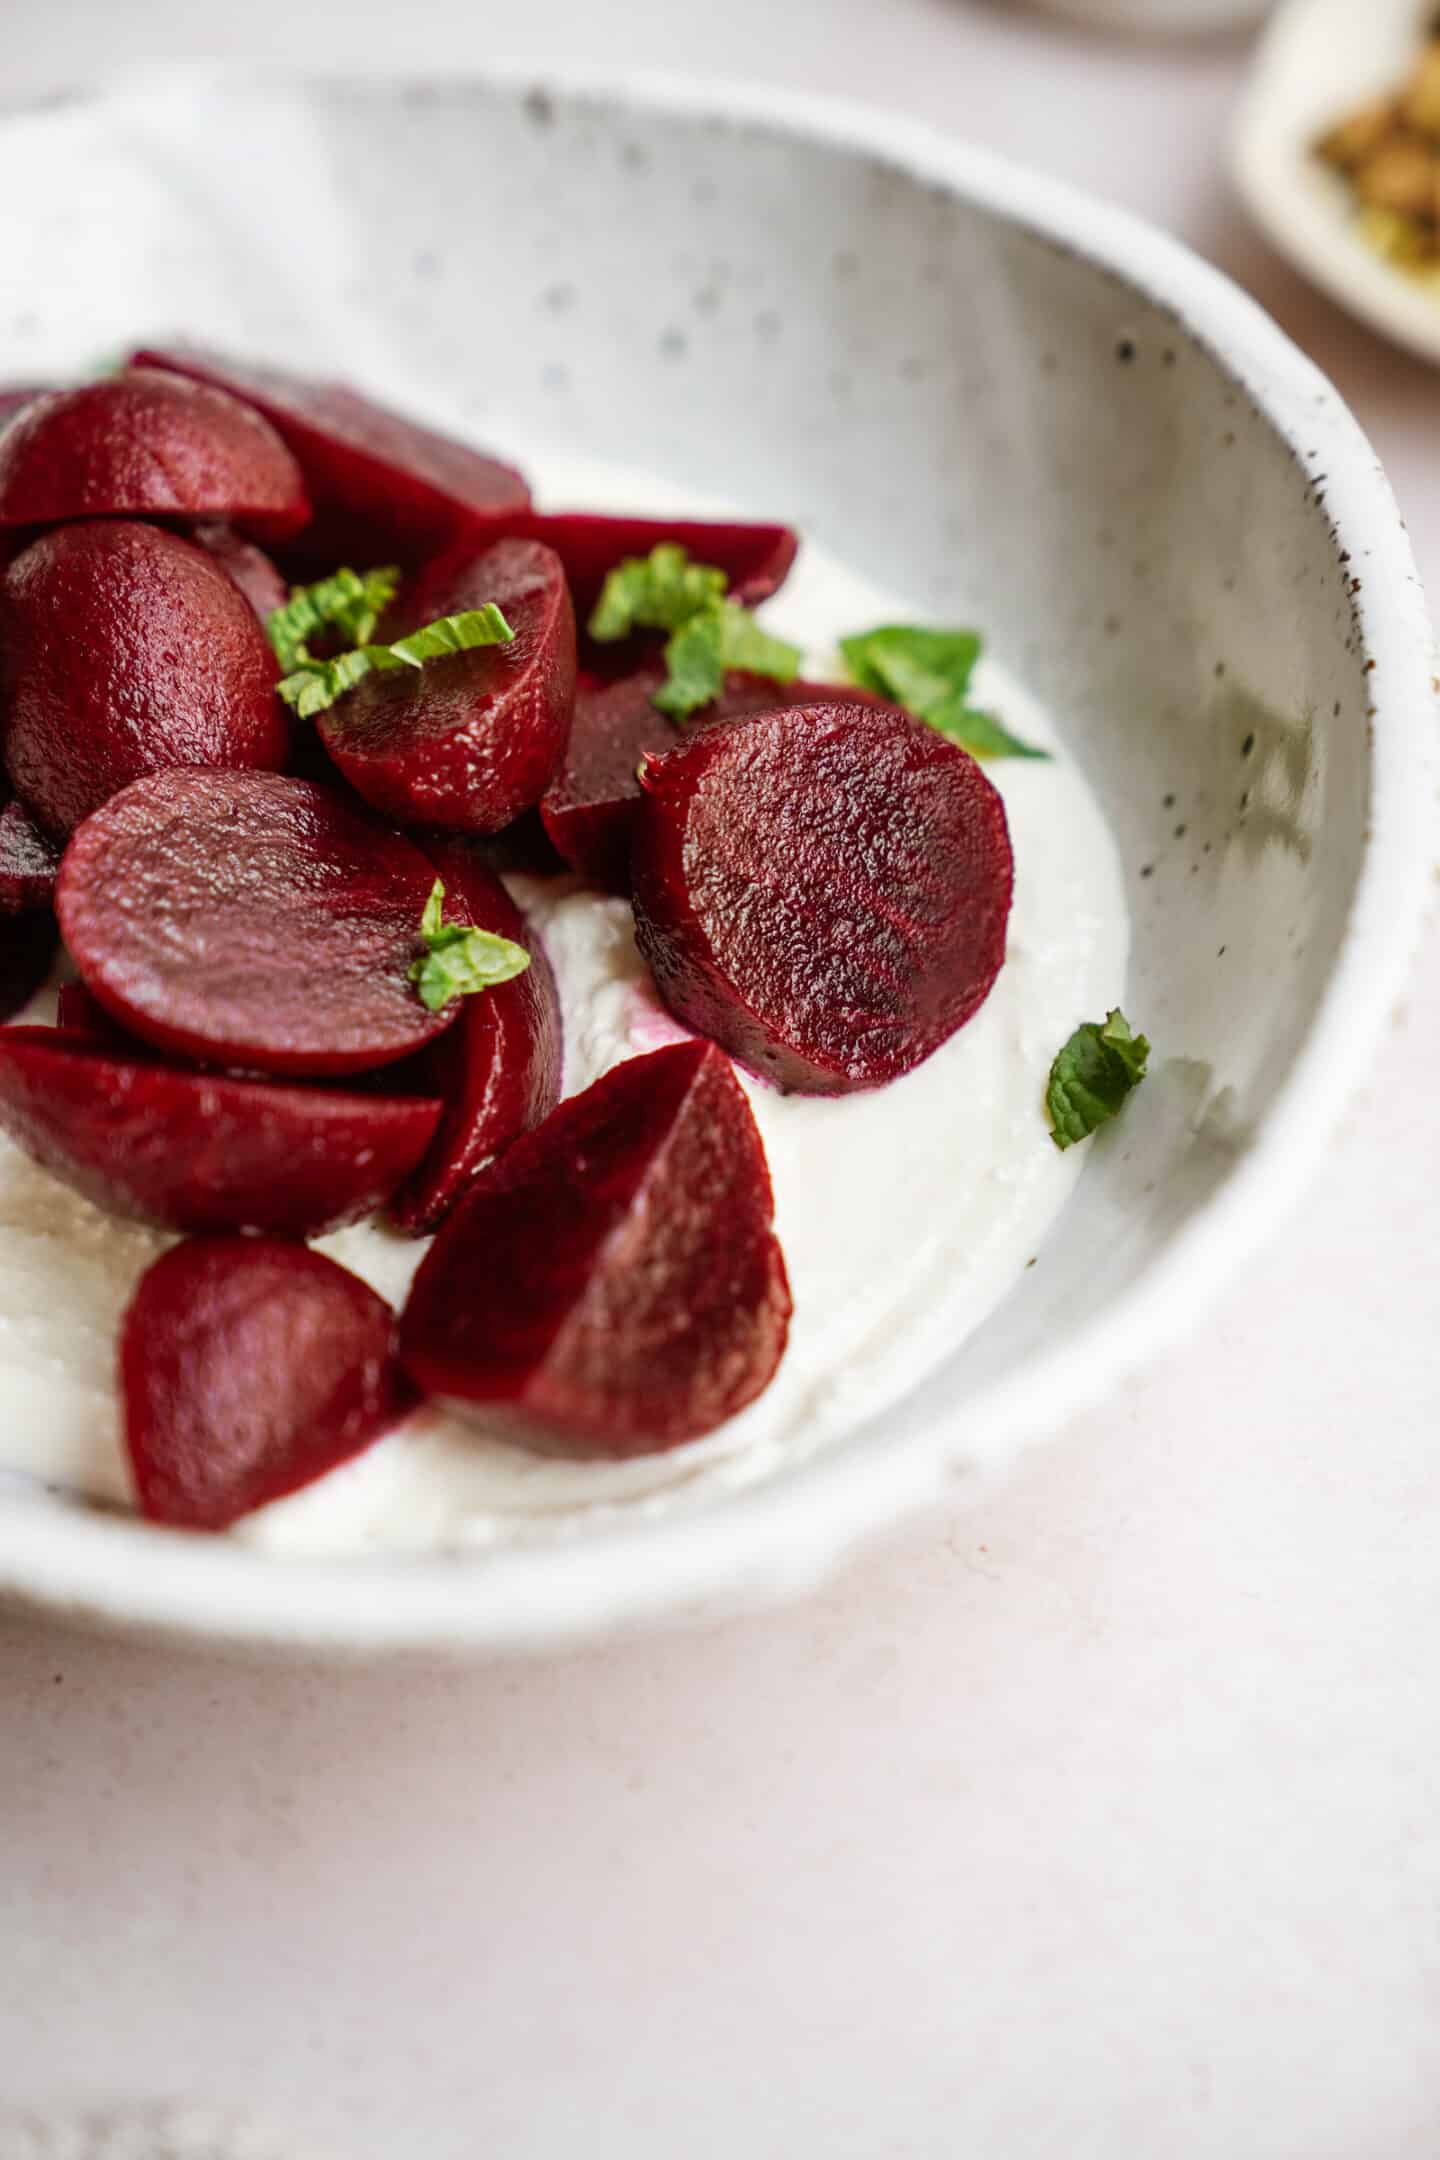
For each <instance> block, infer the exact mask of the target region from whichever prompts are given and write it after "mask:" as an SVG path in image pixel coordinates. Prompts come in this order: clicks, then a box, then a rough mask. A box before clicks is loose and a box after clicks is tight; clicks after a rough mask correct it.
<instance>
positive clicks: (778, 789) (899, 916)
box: [632, 704, 1013, 1094]
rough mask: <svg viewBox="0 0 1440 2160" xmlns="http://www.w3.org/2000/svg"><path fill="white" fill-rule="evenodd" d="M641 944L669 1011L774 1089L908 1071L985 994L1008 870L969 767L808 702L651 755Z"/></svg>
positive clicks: (999, 831) (888, 728)
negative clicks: (661, 754) (773, 1083)
mask: <svg viewBox="0 0 1440 2160" xmlns="http://www.w3.org/2000/svg"><path fill="white" fill-rule="evenodd" d="M643 792H644V800H643V802H642V804H641V808H640V813H639V816H638V817H637V819H636V823H635V838H634V855H633V859H632V867H633V875H634V908H635V927H636V938H637V941H638V943H639V946H640V950H641V952H642V953H643V954H644V956H645V959H646V960H647V961H648V963H649V965H650V969H651V972H652V973H653V975H654V977H655V982H656V986H657V988H658V989H659V992H660V995H661V997H662V998H663V999H664V1001H665V1003H666V1004H667V1005H668V1006H669V1007H670V1010H671V1011H672V1012H673V1013H674V1014H675V1015H676V1017H677V1018H678V1019H680V1020H682V1021H684V1022H685V1024H686V1025H687V1026H689V1027H693V1028H695V1029H697V1030H698V1031H699V1032H700V1033H701V1034H702V1035H708V1036H710V1037H711V1038H712V1040H714V1041H715V1042H718V1043H720V1044H722V1045H723V1046H724V1048H726V1049H727V1050H729V1051H730V1052H731V1054H732V1056H734V1057H737V1058H739V1059H740V1060H741V1062H742V1063H743V1064H745V1065H748V1066H749V1067H750V1068H751V1070H752V1071H754V1072H757V1073H760V1074H763V1075H764V1076H765V1077H766V1078H768V1079H771V1080H774V1081H776V1082H778V1083H779V1085H780V1086H782V1087H785V1088H790V1089H795V1090H797V1091H800V1092H805V1093H811V1094H839V1093H843V1092H845V1091H847V1090H849V1089H852V1088H868V1087H880V1086H883V1085H884V1083H885V1082H886V1081H889V1080H893V1079H896V1078H897V1077H898V1076H899V1075H900V1074H901V1073H904V1072H908V1071H909V1070H910V1069H911V1067H912V1066H915V1065H918V1064H919V1063H920V1062H921V1061H922V1060H923V1059H924V1058H927V1057H929V1056H930V1054H931V1052H932V1051H934V1050H937V1049H938V1048H939V1046H940V1044H941V1043H942V1042H944V1041H945V1040H946V1038H947V1037H948V1036H951V1035H953V1034H954V1033H955V1031H956V1029H957V1028H959V1027H962V1026H963V1025H964V1023H965V1022H966V1021H967V1020H968V1019H969V1018H970V1017H971V1015H972V1014H973V1013H974V1012H976V1011H977V1010H978V1008H979V1007H980V1006H981V1005H982V1004H983V1003H984V1001H985V999H986V997H987V996H988V995H989V992H990V988H991V985H992V984H993V983H994V980H995V977H996V976H997V974H998V973H999V971H1000V968H1001V966H1002V964H1003V962H1004V958H1005V927H1006V922H1007V920H1008V917H1009V913H1010V895H1011V886H1012V882H1013V865H1012V861H1011V854H1010V839H1009V834H1008V831H1007V828H1006V823H1005V808H1004V804H1003V803H1002V802H1001V799H1000V797H999V795H998V794H997V793H996V791H995V789H994V788H993V787H992V785H991V783H990V782H989V781H988V780H987V779H986V777H985V775H984V773H983V772H982V771H981V770H980V767H979V766H978V765H977V764H976V763H975V760H974V759H973V758H971V757H969V756H967V754H966V753H965V751H963V750H961V749H959V748H957V747H956V745H955V744H954V743H951V742H947V741H946V740H945V738H944V737H943V736H942V735H939V734H937V733H936V732H935V730H934V729H933V728H928V727H926V726H924V725H923V723H922V722H920V721H918V720H912V719H910V718H909V716H908V715H907V714H905V713H902V712H899V711H897V710H895V709H893V708H887V707H881V706H869V707H867V706H855V705H850V706H844V705H834V704H825V705H814V706H798V707H795V708H793V709H792V710H789V711H784V712H777V713H770V714H765V715H761V716H760V717H758V718H756V719H753V720H748V721H743V722H740V723H738V724H737V725H735V726H733V727H726V728H707V729H701V730H699V731H697V732H696V733H695V735H694V736H693V737H692V738H691V739H690V740H688V741H687V742H685V743H683V744H682V745H681V747H680V748H679V749H678V750H672V751H670V752H669V753H668V754H667V755H666V756H664V757H661V758H655V759H651V760H650V761H648V763H647V765H646V769H645V775H644V790H643Z"/></svg>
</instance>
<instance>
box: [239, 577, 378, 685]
mask: <svg viewBox="0 0 1440 2160" xmlns="http://www.w3.org/2000/svg"><path fill="white" fill-rule="evenodd" d="M399 583H400V572H399V571H398V570H397V569H395V568H394V567H393V566H387V567H386V568H385V569H382V570H367V571H366V572H365V573H364V575H363V576H362V575H361V574H360V573H359V572H358V571H355V570H337V571H336V572H335V574H334V576H333V577H327V578H320V579H319V580H318V581H317V583H315V584H314V585H292V587H291V588H290V598H289V599H288V600H287V601H286V603H285V605H284V607H278V608H276V609H274V611H273V612H272V613H271V615H270V618H269V620H268V621H267V623H266V625H265V629H266V633H267V635H268V636H269V639H270V643H271V646H272V647H273V649H274V653H275V657H276V659H277V660H278V661H279V662H280V666H281V668H282V669H283V671H284V672H285V674H287V675H288V674H290V672H291V671H292V669H294V668H297V667H300V666H301V665H302V664H303V663H304V662H305V661H307V660H308V659H309V658H310V657H311V655H310V640H311V638H315V637H319V636H320V635H321V633H322V632H324V631H328V630H335V631H338V632H339V633H340V635H341V637H342V638H343V639H344V641H345V643H346V644H347V645H368V644H369V642H370V640H371V638H373V637H374V635H375V630H376V626H377V624H378V623H379V621H380V617H381V616H382V615H383V614H384V612H385V610H386V608H387V607H388V606H389V605H390V602H391V601H392V600H393V599H394V597H395V590H396V587H397V586H398V585H399Z"/></svg>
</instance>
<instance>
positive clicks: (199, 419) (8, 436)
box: [0, 368, 310, 540]
mask: <svg viewBox="0 0 1440 2160" xmlns="http://www.w3.org/2000/svg"><path fill="white" fill-rule="evenodd" d="M309 515H310V506H309V504H308V503H307V501H306V499H305V487H304V483H303V481H302V480H301V478H300V468H299V466H298V465H297V464H296V462H295V460H294V458H293V457H292V456H291V454H290V452H289V451H288V450H287V449H286V447H285V445H284V443H283V442H281V440H280V438H279V436H278V435H277V434H276V433H275V430H274V429H273V428H272V427H271V426H270V424H269V422H268V421H266V420H262V419H261V417H260V415H259V413H257V412H256V411H254V410H253V408H252V407H250V406H249V405H242V404H241V403H239V402H238V400H236V399H235V398H232V397H227V396H226V395H225V393H224V391H223V390H215V389H211V388H209V387H208V386H207V385H206V384H204V383H198V382H187V381H185V380H184V378H183V377H182V376H179V375H169V374H164V373H162V372H161V371H160V370H159V369H158V368H125V369H122V371H121V372H120V373H119V374H118V375H108V376H106V377H105V378H104V379H103V380H102V381H100V382H94V383H86V384H85V386H84V387H83V388H82V389H79V390H52V391H51V392H50V393H49V395H48V396H46V397H42V398H36V399H35V401H34V402H33V404H31V405H29V406H27V408H26V409H25V411H24V412H23V413H22V414H21V416H20V417H19V418H18V419H16V420H15V422H14V423H13V425H12V426H10V427H8V428H7V429H6V430H5V433H4V435H3V437H0V526H6V525H56V524H61V523H66V522H71V521H73V520H74V519H76V518H92V517H146V518H183V519H185V520H186V521H189V520H191V519H195V518H226V519H228V520H229V521H230V522H231V523H232V524H235V525H241V526H243V527H244V528H245V530H246V531H247V532H253V533H255V534H256V535H257V536H258V537H259V538H261V539H271V540H284V539H286V538H288V537H289V536H290V535H291V534H293V533H296V532H298V531H299V530H300V527H301V526H302V525H303V524H305V522H306V520H307V519H308V518H309Z"/></svg>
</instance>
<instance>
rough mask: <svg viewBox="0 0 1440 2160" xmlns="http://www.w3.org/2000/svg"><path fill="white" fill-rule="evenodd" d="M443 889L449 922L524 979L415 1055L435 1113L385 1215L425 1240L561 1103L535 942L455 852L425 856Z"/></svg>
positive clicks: (498, 891)
mask: <svg viewBox="0 0 1440 2160" xmlns="http://www.w3.org/2000/svg"><path fill="white" fill-rule="evenodd" d="M426 852H427V853H428V854H429V855H430V857H431V860H432V861H433V863H434V865H435V869H436V871H437V872H438V874H439V875H440V877H442V878H443V879H444V881H445V913H446V918H447V920H449V921H451V922H468V923H474V924H475V925H476V927H477V928H478V929H481V930H493V931H494V932H495V933H496V934H497V935H498V936H500V937H506V938H510V939H512V940H513V941H514V943H515V944H517V945H523V946H524V947H525V950H526V951H527V952H528V953H529V955H530V965H529V967H528V968H527V969H526V970H525V973H524V974H523V975H517V976H515V977H513V979H512V980H511V981H510V982H506V983H499V984H497V985H496V987H495V988H494V989H493V990H485V991H482V992H480V993H479V994H478V995H477V996H474V997H468V998H466V999H465V1001H464V1003H463V1005H462V1006H461V1009H460V1018H459V1019H458V1020H457V1021H456V1023H455V1025H454V1027H453V1028H451V1029H450V1030H449V1032H448V1033H447V1034H445V1035H442V1036H441V1038H440V1040H439V1042H437V1043H434V1044H432V1046H431V1048H430V1049H429V1050H427V1051H426V1052H425V1054H424V1066H425V1073H426V1086H427V1089H429V1090H433V1092H434V1093H435V1094H437V1095H438V1096H439V1097H440V1099H441V1101H442V1102H443V1103H444V1106H445V1107H444V1112H443V1114H442V1116H441V1120H440V1126H439V1129H438V1131H437V1132H436V1135H435V1139H434V1141H433V1143H432V1145H431V1148H430V1152H429V1154H428V1155H427V1156H426V1158H425V1160H424V1162H423V1163H421V1165H420V1167H419V1169H418V1170H417V1171H416V1172H415V1174H414V1176H413V1177H411V1178H410V1179H409V1180H408V1181H407V1183H406V1185H405V1186H404V1188H403V1190H402V1191H401V1192H400V1193H398V1194H397V1196H396V1198H395V1201H394V1203H393V1205H392V1208H391V1213H392V1214H393V1215H394V1217H395V1220H396V1222H397V1223H399V1224H400V1226H401V1228H402V1229H405V1230H412V1231H414V1232H416V1233H417V1234H419V1233H422V1232H424V1231H428V1230H433V1229H434V1228H435V1225H436V1224H437V1223H438V1222H439V1221H440V1220H441V1219H442V1217H443V1216H445V1215H446V1214H448V1213H449V1211H450V1209H451V1208H452V1207H453V1206H454V1204H455V1202H456V1201H457V1200H458V1199H459V1198H460V1197H461V1195H462V1193H463V1192H464V1190H465V1188H466V1186H467V1185H468V1184H469V1183H470V1180H471V1179H472V1178H473V1177H474V1176H475V1174H476V1172H477V1171H478V1170H480V1169H481V1168H482V1167H483V1166H484V1164H485V1163H487V1162H489V1161H490V1159H491V1158H492V1157H493V1156H496V1155H499V1154H501V1153H502V1152H503V1150H504V1149H505V1148H507V1147H509V1145H510V1144H511V1142H512V1141H514V1140H518V1139H519V1137H520V1135H521V1134H522V1133H527V1132H529V1131H530V1130H531V1129H532V1128H533V1127H534V1126H536V1125H539V1124H541V1123H543V1121H544V1120H545V1119H546V1118H547V1117H549V1115H550V1113H551V1111H552V1110H553V1109H554V1108H555V1105H556V1104H557V1103H558V1102H559V1100H560V1076H561V1068H562V1064H563V1051H564V1043H563V1036H562V1031H561V1021H560V997H559V993H558V991H557V990H556V988H555V977H554V975H553V973H552V972H551V967H550V962H549V959H548V958H547V957H546V952H545V947H544V945H543V943H542V942H541V939H540V936H539V933H538V932H537V931H535V930H533V929H532V928H531V927H530V925H529V924H528V923H527V922H526V920H525V917H524V916H523V915H522V914H521V912H520V910H519V908H517V907H516V905H515V903H514V901H513V900H512V899H511V898H510V895H509V894H508V893H507V892H506V890H505V887H504V886H503V885H502V884H501V883H500V880H499V879H498V878H497V877H496V876H495V875H494V874H493V872H491V871H489V870H487V869H486V868H485V865H484V864H483V863H482V862H480V861H478V860H477V859H476V857H475V856H474V855H473V854H472V853H471V852H470V851H469V850H468V849H466V848H465V847H464V846H463V845H461V844H459V843H457V844H455V845H452V846H450V847H440V848H429V849H427V851H426Z"/></svg>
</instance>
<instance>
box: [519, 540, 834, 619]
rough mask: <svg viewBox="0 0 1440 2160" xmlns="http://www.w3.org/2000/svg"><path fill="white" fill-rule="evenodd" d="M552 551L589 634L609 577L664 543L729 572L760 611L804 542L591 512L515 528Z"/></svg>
mask: <svg viewBox="0 0 1440 2160" xmlns="http://www.w3.org/2000/svg"><path fill="white" fill-rule="evenodd" d="M510 529H511V530H512V531H515V532H517V533H518V532H524V533H525V534H526V535H527V536H528V537H529V538H530V539H532V540H541V541H543V542H544V543H545V545H546V547H550V548H553V549H554V550H555V553H556V554H557V555H558V556H559V557H560V560H561V562H562V563H564V565H565V575H566V577H567V578H568V579H569V581H570V591H571V593H572V595H573V597H574V601H575V614H576V618H577V620H578V622H579V624H580V626H581V629H582V630H583V629H584V626H585V623H586V621H587V620H588V618H589V615H590V611H591V609H592V608H593V607H594V605H595V602H596V601H597V600H598V599H599V597H600V589H601V587H602V586H603V585H604V583H605V580H606V578H607V577H608V576H609V575H610V572H611V571H612V570H613V569H615V567H616V565H617V564H619V563H622V562H624V561H625V560H626V558H627V557H628V556H633V555H648V554H649V553H650V550H651V549H652V548H654V547H658V546H659V545H660V544H661V542H662V541H670V542H672V543H673V544H674V545H676V546H678V547H683V548H684V549H685V550H686V551H687V552H688V554H689V555H690V556H691V558H692V560H693V561H695V562H699V563H709V564H710V565H711V566H712V568H714V569H717V570H723V571H724V572H725V575H726V577H727V578H728V579H729V589H730V595H731V598H732V599H735V600H739V601H741V602H742V603H743V604H744V605H745V606H746V607H758V606H759V604H760V602H761V601H762V600H768V599H769V597H770V595H771V594H772V593H775V592H778V591H779V590H780V587H781V586H782V585H783V584H784V582H785V580H786V578H787V577H788V576H789V575H790V568H791V565H792V564H793V562H794V560H795V555H796V551H797V549H798V547H799V541H798V539H797V538H796V535H795V534H794V533H793V532H792V531H791V529H790V527H789V526H788V525H740V524H736V523H734V522H733V521H724V522H721V521H718V520H714V519H710V520H705V519H698V518H680V519H678V520H677V519H675V518H641V517H602V516H599V515H594V514H592V513H590V512H588V511H580V510H560V511H539V510H532V511H531V512H530V513H529V515H528V516H527V517H524V518H521V519H516V520H514V521H513V523H512V526H511V528H510Z"/></svg>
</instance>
